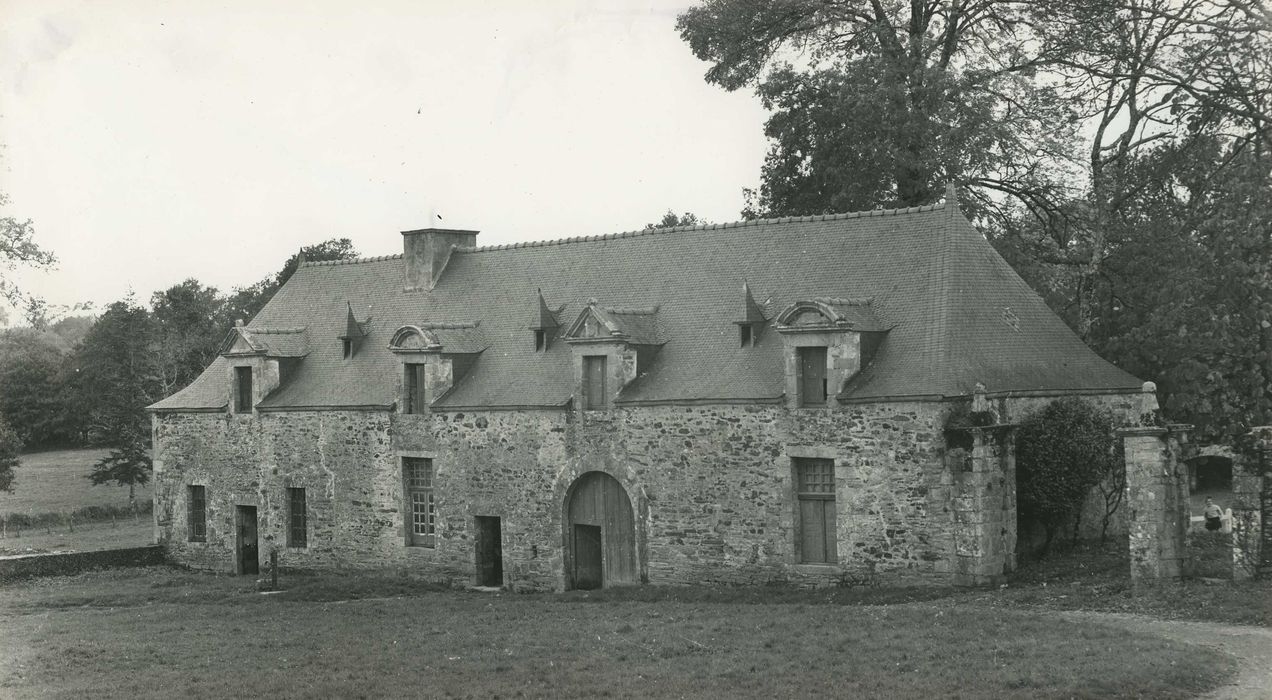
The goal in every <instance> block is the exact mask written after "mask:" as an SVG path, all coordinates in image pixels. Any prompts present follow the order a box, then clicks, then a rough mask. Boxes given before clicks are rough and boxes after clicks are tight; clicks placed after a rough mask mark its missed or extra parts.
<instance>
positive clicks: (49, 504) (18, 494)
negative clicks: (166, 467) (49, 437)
mask: <svg viewBox="0 0 1272 700" xmlns="http://www.w3.org/2000/svg"><path fill="white" fill-rule="evenodd" d="M107 454H109V450H54V451H50V452H36V453H33V454H28V455H23V456H22V464H21V465H20V466H19V467H18V469H17V487H16V488H15V489H14V491H13V492H12V493H0V515H3V514H5V513H28V514H39V513H63V512H68V511H75V510H77V509H79V508H83V507H85V506H119V507H126V506H127V505H128V487H127V486H105V485H103V486H93V484H92V482H90V481H89V480H88V474H89V472H91V471H92V470H93V464H94V463H95V462H97V460H99V459H101V458H102V457H105V456H106V455H107ZM148 500H150V487H149V486H140V487H138V488H137V501H138V502H139V503H140V502H144V501H148Z"/></svg>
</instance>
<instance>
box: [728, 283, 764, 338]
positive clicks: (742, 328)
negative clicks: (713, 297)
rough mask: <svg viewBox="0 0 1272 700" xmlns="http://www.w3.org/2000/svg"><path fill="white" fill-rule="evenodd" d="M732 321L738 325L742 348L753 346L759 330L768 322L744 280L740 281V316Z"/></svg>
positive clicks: (758, 336) (758, 335)
mask: <svg viewBox="0 0 1272 700" xmlns="http://www.w3.org/2000/svg"><path fill="white" fill-rule="evenodd" d="M734 323H736V324H737V326H738V340H739V341H740V345H739V347H744V348H753V347H755V341H757V340H759V339H760V331H761V330H763V329H764V326H765V324H767V323H768V319H767V318H765V317H764V311H763V310H762V309H760V305H759V304H756V303H755V297H753V296H751V286H750V285H749V284H747V283H746V282H743V283H742V318H741V320H738V321H734Z"/></svg>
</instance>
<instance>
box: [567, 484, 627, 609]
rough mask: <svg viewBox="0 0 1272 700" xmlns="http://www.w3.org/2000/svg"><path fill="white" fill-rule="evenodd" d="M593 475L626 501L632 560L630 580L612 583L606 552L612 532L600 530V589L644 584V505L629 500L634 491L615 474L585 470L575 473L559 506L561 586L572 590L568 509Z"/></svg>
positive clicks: (610, 565) (572, 578)
mask: <svg viewBox="0 0 1272 700" xmlns="http://www.w3.org/2000/svg"><path fill="white" fill-rule="evenodd" d="M595 475H600V476H602V477H605V478H608V479H611V480H613V481H614V483H615V484H617V485H618V489H619V491H620V492H621V493H622V494H623V497H624V498H625V499H626V500H627V514H628V515H629V518H627V519H626V520H627V526H628V527H629V528H631V530H630V532H631V540H632V541H631V552H630V554H629V556H630V557H631V565H632V580H631V581H612V580H610V575H611V574H612V573H613V569H614V565H613V562H610V561H609V553H608V552H607V547H606V543H607V542H608V541H609V540H608V538H609V537H611V536H612V533H610V532H607V530H608V528H606V527H604V526H602V527H601V587H602V588H605V587H608V586H613V585H635V584H641V583H647V579H646V573H645V560H646V558H645V539H644V538H645V533H644V530H643V529H642V528H641V527H640V522H641V517H642V513H643V512H644V511H643V508H644V507H645V503H644V502H643V500H642V501H635V500H633V499H632V492H633V489H629V488H628V487H627V485H626V484H624V483H623V481H622V480H621V479H619V478H618V477H617V476H615V475H614V474H612V473H610V472H608V471H605V470H602V469H587V470H585V471H582V472H578V473H575V475H574V478H573V479H571V480H570V482H569V486H568V487H567V488H566V491H565V498H564V499H563V500H562V503H561V531H562V532H561V536H562V544H563V546H562V548H561V549H562V552H561V553H562V557H561V558H562V566H563V568H564V571H563V572H562V573H563V575H564V578H563V583H564V587H565V589H566V590H573V589H574V569H575V564H574V546H575V545H574V525H575V523H574V520H573V519H572V518H571V516H570V508H571V505H572V503H573V501H574V498H575V496H577V495H578V493H579V487H580V486H581V485H582V484H583V482H584V480H585V479H589V478H597V477H596V476H595ZM580 524H583V525H591V524H593V523H587V522H584V523H580Z"/></svg>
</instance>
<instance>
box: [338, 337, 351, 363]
mask: <svg viewBox="0 0 1272 700" xmlns="http://www.w3.org/2000/svg"><path fill="white" fill-rule="evenodd" d="M340 352H341V354H342V355H343V356H344V359H346V360H347V359H349V358H351V357H353V338H341V339H340Z"/></svg>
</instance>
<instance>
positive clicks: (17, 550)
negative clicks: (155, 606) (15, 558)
mask: <svg viewBox="0 0 1272 700" xmlns="http://www.w3.org/2000/svg"><path fill="white" fill-rule="evenodd" d="M15 534H16V531H15V530H10V531H9V532H8V536H7V537H0V556H4V555H8V554H35V553H37V552H68V551H80V552H88V551H93V550H98V549H118V548H120V547H143V546H145V545H148V544H154V541H155V529H154V523H153V521H152V520H151V517H150V514H149V513H143V514H142V515H141V516H140V517H138V518H137V519H136V520H133V519H132V518H128V517H124V518H120V519H119V521H118V522H116V523H114V524H112V523H110V522H104V523H86V524H79V525H76V526H75V531H74V532H71V531H69V530H67V529H66V528H65V527H50V528H44V527H36V528H29V529H26V530H23V531H22V536H21V537H15V536H14V535H15Z"/></svg>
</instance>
